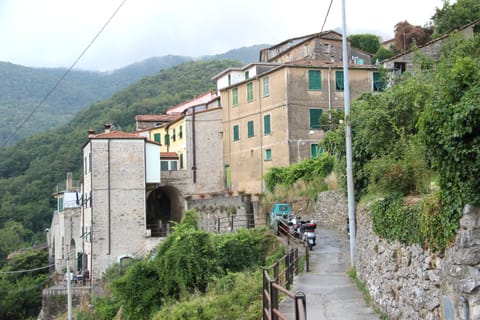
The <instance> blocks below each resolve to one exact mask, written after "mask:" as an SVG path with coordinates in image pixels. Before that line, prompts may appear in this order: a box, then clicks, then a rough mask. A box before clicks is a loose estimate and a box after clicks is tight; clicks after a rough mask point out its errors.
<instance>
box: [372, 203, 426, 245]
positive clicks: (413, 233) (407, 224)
mask: <svg viewBox="0 0 480 320" xmlns="http://www.w3.org/2000/svg"><path fill="white" fill-rule="evenodd" d="M371 212H372V224H373V230H374V231H375V233H376V234H377V235H378V236H380V237H382V238H384V239H386V240H389V241H394V240H398V241H400V242H401V243H403V244H407V245H409V244H413V243H418V244H423V236H422V233H421V231H420V219H419V209H418V208H413V207H410V206H408V205H405V204H404V202H403V198H402V197H401V196H400V195H390V196H388V197H386V198H384V199H382V200H378V201H376V202H375V203H374V204H373V205H372V207H371Z"/></svg>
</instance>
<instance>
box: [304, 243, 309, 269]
mask: <svg viewBox="0 0 480 320" xmlns="http://www.w3.org/2000/svg"><path fill="white" fill-rule="evenodd" d="M305 265H306V267H307V272H309V271H310V251H309V249H308V244H307V243H305Z"/></svg>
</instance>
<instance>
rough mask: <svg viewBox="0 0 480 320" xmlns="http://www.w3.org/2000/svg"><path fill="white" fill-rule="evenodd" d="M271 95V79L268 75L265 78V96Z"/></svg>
mask: <svg viewBox="0 0 480 320" xmlns="http://www.w3.org/2000/svg"><path fill="white" fill-rule="evenodd" d="M269 95H270V79H269V78H268V77H265V78H263V96H264V97H268V96H269Z"/></svg>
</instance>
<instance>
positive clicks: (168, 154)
mask: <svg viewBox="0 0 480 320" xmlns="http://www.w3.org/2000/svg"><path fill="white" fill-rule="evenodd" d="M160 159H178V154H177V153H176V152H160Z"/></svg>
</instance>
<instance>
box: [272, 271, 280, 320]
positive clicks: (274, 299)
mask: <svg viewBox="0 0 480 320" xmlns="http://www.w3.org/2000/svg"><path fill="white" fill-rule="evenodd" d="M275 282H276V283H277V284H278V280H271V281H270V299H271V301H270V304H271V306H270V307H271V312H270V315H271V319H272V320H278V316H277V314H276V313H275V312H274V311H275V310H278V290H277V289H275V287H274V286H273V284H274V283H275Z"/></svg>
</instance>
